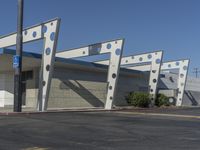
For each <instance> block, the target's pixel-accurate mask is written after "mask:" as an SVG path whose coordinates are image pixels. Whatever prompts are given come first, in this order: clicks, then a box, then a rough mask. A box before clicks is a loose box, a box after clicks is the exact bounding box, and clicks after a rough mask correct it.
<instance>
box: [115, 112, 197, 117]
mask: <svg viewBox="0 0 200 150" xmlns="http://www.w3.org/2000/svg"><path fill="white" fill-rule="evenodd" d="M115 113H119V114H129V115H131V114H133V115H146V116H164V117H179V118H192V119H200V116H192V115H177V114H162V113H145V112H120V111H119V112H115Z"/></svg>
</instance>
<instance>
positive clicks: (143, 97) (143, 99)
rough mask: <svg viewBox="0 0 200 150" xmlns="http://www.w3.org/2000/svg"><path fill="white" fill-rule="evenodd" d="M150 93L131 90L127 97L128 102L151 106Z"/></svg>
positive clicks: (140, 105) (135, 104) (137, 105)
mask: <svg viewBox="0 0 200 150" xmlns="http://www.w3.org/2000/svg"><path fill="white" fill-rule="evenodd" d="M149 97H150V95H149V94H148V93H145V92H131V93H129V94H128V96H127V97H126V100H127V102H128V104H130V105H133V106H136V107H149V104H150V102H151V100H150V98H149Z"/></svg>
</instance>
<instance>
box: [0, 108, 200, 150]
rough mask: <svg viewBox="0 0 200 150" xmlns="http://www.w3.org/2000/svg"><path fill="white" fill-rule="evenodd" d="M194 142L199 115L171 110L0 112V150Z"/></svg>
mask: <svg viewBox="0 0 200 150" xmlns="http://www.w3.org/2000/svg"><path fill="white" fill-rule="evenodd" d="M173 111H175V110H173ZM187 111H188V112H189V115H193V114H196V113H197V112H200V111H199V110H198V109H194V112H193V113H191V112H192V110H191V109H188V110H184V111H183V112H184V113H183V112H181V113H183V114H184V115H187ZM195 111H196V112H195ZM161 112H162V111H161ZM156 113H158V114H159V111H157V112H156ZM181 113H179V114H180V115H182V114H181ZM162 114H163V112H162ZM199 143H200V119H199V118H195V117H194V118H193V117H191V118H185V117H184V116H183V117H181V116H180V117H176V116H173V113H172V116H156V115H145V114H134V112H132V111H126V113H124V112H118V111H116V112H63V113H44V114H29V115H9V116H0V150H21V149H22V150H54V149H55V150H70V149H71V150H199V149H200V145H199Z"/></svg>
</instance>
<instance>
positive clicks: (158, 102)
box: [155, 94, 170, 107]
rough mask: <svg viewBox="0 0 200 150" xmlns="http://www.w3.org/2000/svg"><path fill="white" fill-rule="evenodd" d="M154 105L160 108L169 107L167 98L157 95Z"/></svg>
mask: <svg viewBox="0 0 200 150" xmlns="http://www.w3.org/2000/svg"><path fill="white" fill-rule="evenodd" d="M155 105H156V106H158V107H160V106H170V102H169V98H168V97H167V96H165V95H164V94H158V95H157V98H156V100H155Z"/></svg>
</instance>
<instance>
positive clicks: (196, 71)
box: [193, 68, 200, 78]
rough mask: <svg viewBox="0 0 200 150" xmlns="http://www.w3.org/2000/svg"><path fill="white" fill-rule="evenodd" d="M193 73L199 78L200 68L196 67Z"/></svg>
mask: <svg viewBox="0 0 200 150" xmlns="http://www.w3.org/2000/svg"><path fill="white" fill-rule="evenodd" d="M193 73H194V74H195V76H196V78H198V73H200V71H199V68H194V71H193Z"/></svg>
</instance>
